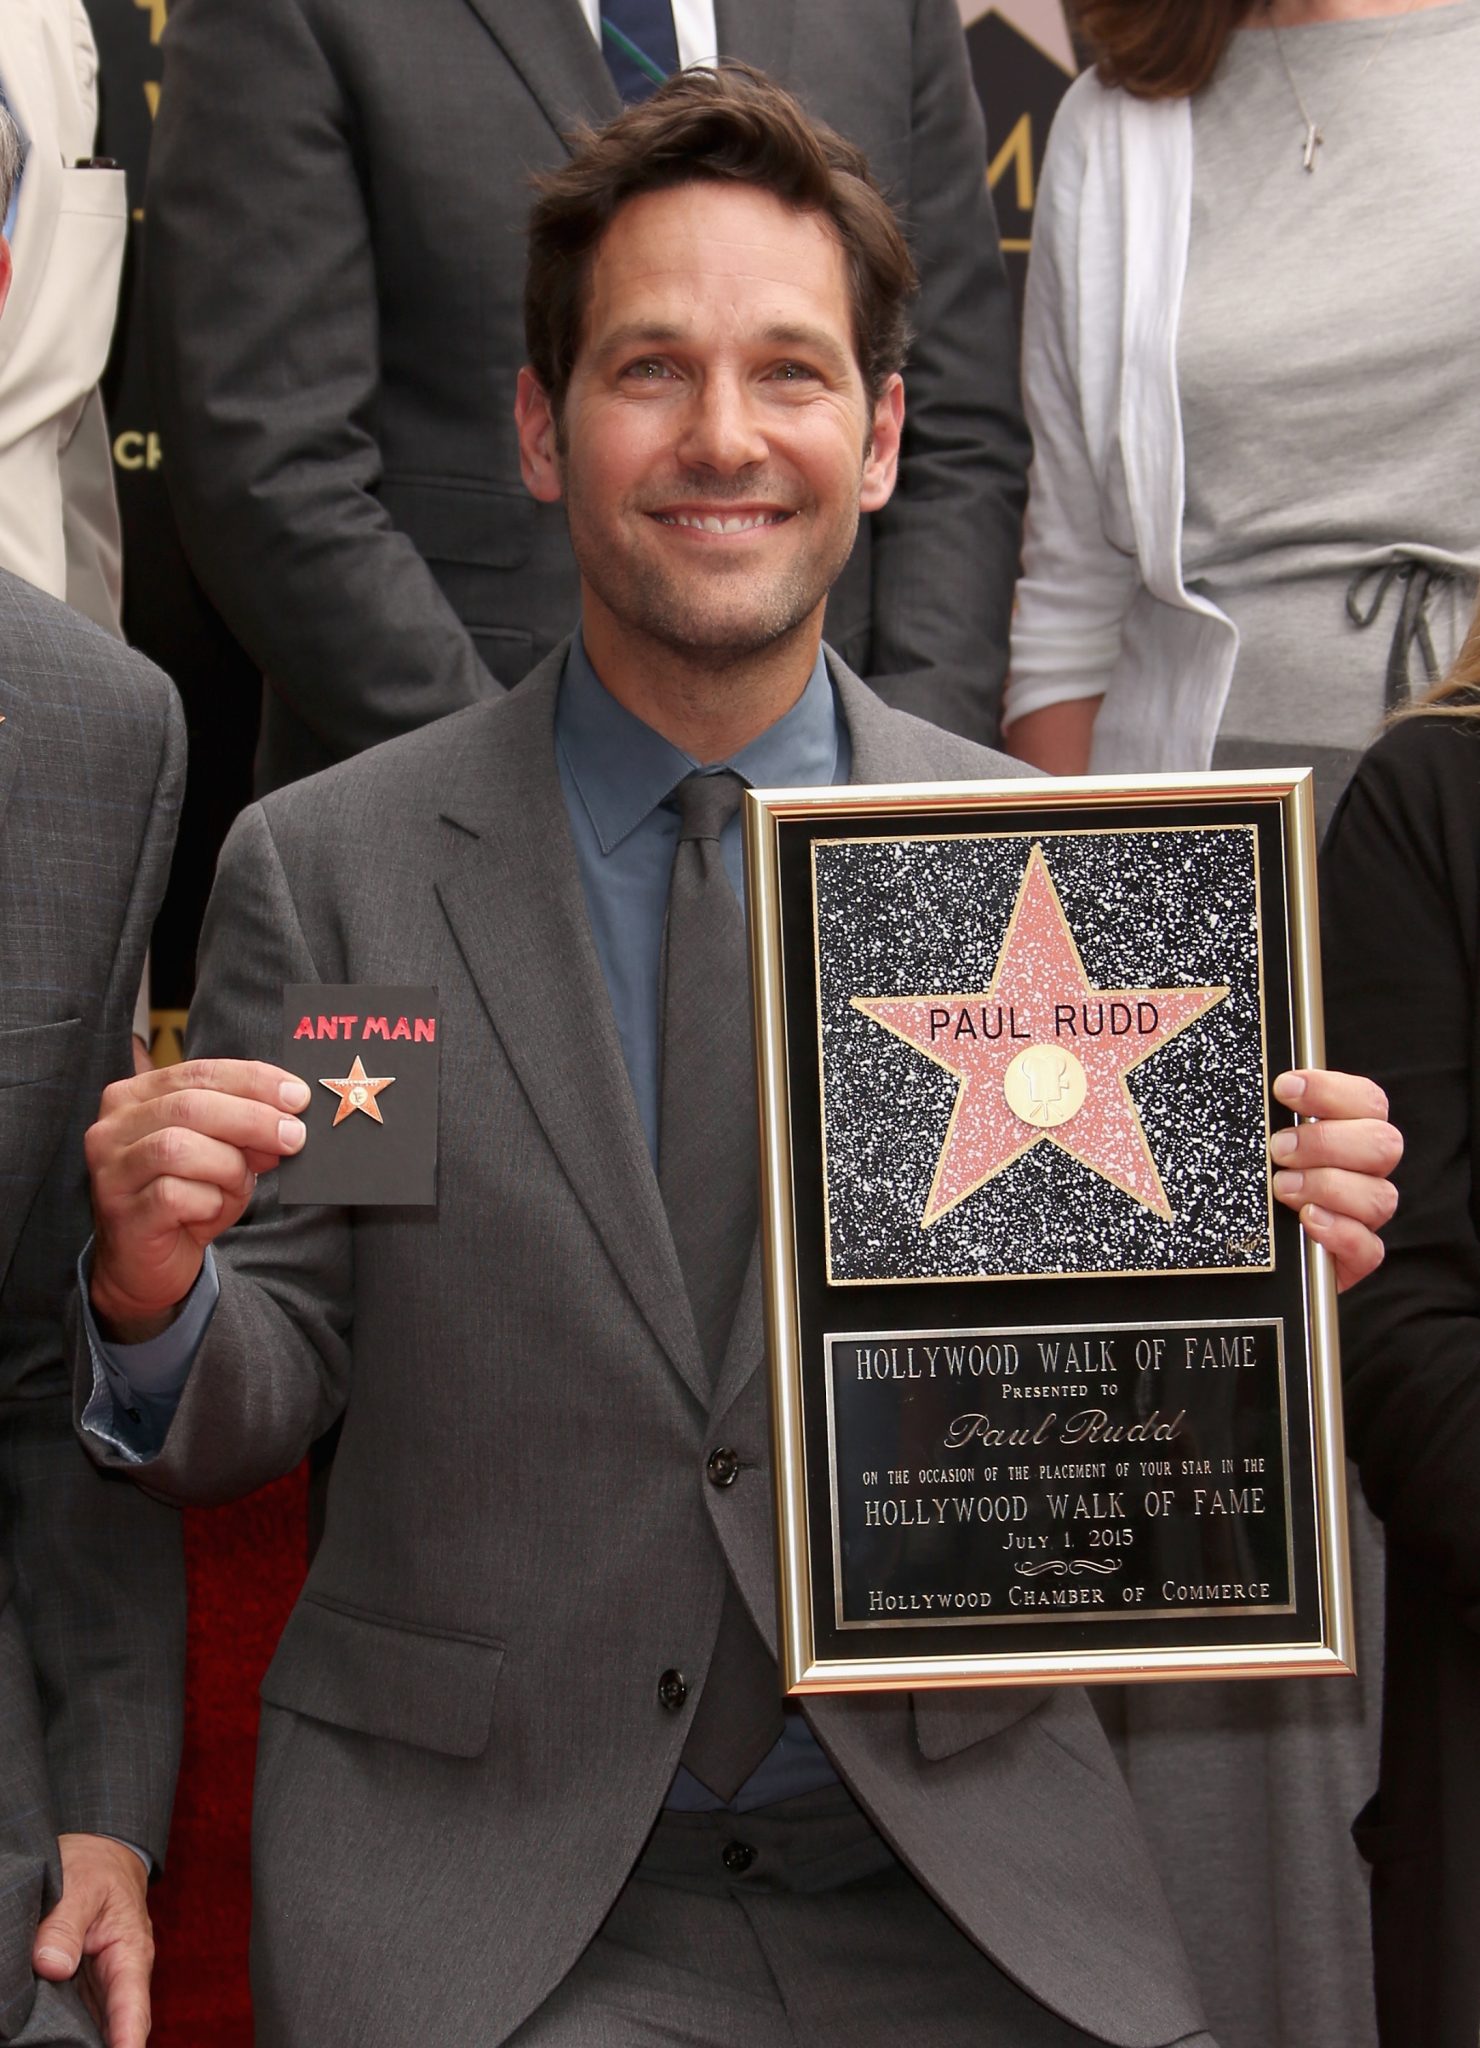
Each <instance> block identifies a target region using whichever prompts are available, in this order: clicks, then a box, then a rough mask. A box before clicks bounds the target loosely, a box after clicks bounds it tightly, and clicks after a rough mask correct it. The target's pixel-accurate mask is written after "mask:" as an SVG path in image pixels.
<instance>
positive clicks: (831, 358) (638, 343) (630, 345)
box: [595, 320, 853, 375]
mask: <svg viewBox="0 0 1480 2048" xmlns="http://www.w3.org/2000/svg"><path fill="white" fill-rule="evenodd" d="M686 338H687V331H686V330H685V329H684V328H683V327H680V326H678V325H676V324H674V323H673V322H660V321H648V320H630V321H627V322H625V323H624V324H623V325H622V326H621V327H614V328H613V329H612V330H611V332H610V333H609V334H604V335H603V336H602V337H601V340H600V342H599V343H598V344H597V347H596V350H595V354H596V356H597V358H598V359H599V360H600V361H602V362H610V361H611V360H612V358H613V357H615V356H621V355H625V354H627V353H629V352H631V353H633V354H637V355H641V354H642V353H644V352H645V351H647V350H649V349H661V348H672V347H682V345H683V343H684V341H685V340H686ZM758 339H759V340H760V341H761V342H762V343H763V344H764V345H765V346H766V347H767V348H779V349H794V350H796V351H797V352H798V353H799V354H801V355H808V356H814V357H816V358H817V360H818V361H819V362H822V363H825V364H826V365H827V367H828V368H829V369H831V370H833V371H835V372H836V373H838V374H840V375H846V373H847V372H848V370H849V369H850V368H851V367H852V363H853V356H852V353H851V351H850V350H849V349H848V348H846V347H845V346H844V345H843V344H842V343H841V342H839V341H838V339H837V338H836V336H835V335H832V334H829V333H828V331H827V330H826V328H823V327H809V326H806V325H804V324H803V325H798V324H796V323H794V322H791V321H780V322H778V323H777V324H776V325H774V326H771V327H766V328H763V329H762V330H761V332H760V334H759V336H758Z"/></svg>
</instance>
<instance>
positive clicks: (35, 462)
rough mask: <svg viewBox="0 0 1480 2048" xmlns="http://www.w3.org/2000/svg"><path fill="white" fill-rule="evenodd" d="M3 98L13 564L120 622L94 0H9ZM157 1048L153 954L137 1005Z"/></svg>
mask: <svg viewBox="0 0 1480 2048" xmlns="http://www.w3.org/2000/svg"><path fill="white" fill-rule="evenodd" d="M0 105H5V106H8V107H9V109H10V111H11V114H12V116H13V117H14V120H15V122H16V125H17V128H18V130H19V134H20V140H21V166H20V173H19V175H18V176H17V178H16V179H15V182H14V184H13V186H12V188H11V194H10V201H9V204H8V206H7V207H6V211H5V218H4V221H3V223H0V232H3V233H4V236H5V239H6V241H7V242H8V243H9V244H10V247H11V249H12V251H13V255H14V266H15V272H16V284H15V287H14V290H13V292H12V295H11V309H10V318H9V319H8V320H7V321H6V322H5V325H4V327H3V328H0V568H3V569H9V570H10V571H11V572H12V574H13V575H16V576H20V577H23V578H24V579H25V581H26V582H27V583H33V584H35V586H36V587H37V589H38V590H45V591H49V592H50V593H51V595H52V596H53V597H57V598H61V599H62V600H63V602H64V603H66V604H69V605H71V606H72V608H73V609H74V611H80V612H82V613H84V614H85V615H86V616H87V617H88V618H90V619H92V620H93V621H94V622H95V623H96V624H97V625H99V626H102V627H104V628H105V629H106V630H107V631H108V632H110V633H112V634H114V635H115V637H117V638H119V639H121V638H122V637H123V540H122V534H121V531H120V527H119V521H118V497H117V493H116V492H115V490H114V487H113V453H112V449H111V447H110V445H109V440H108V422H107V419H106V417H105V415H104V412H103V395H102V392H101V391H100V390H99V389H98V379H99V378H100V377H101V376H102V374H103V365H104V364H105V363H106V361H107V359H108V350H109V347H110V346H111V344H112V340H113V326H114V321H115V319H116V317H117V312H118V285H119V278H120V276H121V274H122V270H123V252H124V243H125V240H126V237H127V234H128V200H127V195H126V192H125V189H124V174H123V172H122V171H121V170H120V169H119V168H118V167H117V166H116V165H114V164H111V163H106V162H103V161H101V160H96V159H94V157H93V154H92V151H93V145H94V142H95V140H96V137H97V128H98V52H97V46H96V44H95V43H94V41H93V32H92V27H91V24H90V23H89V21H88V18H87V13H86V11H85V9H84V8H83V5H82V0H9V4H7V5H6V6H5V7H4V8H3V9H0ZM133 1035H134V1064H135V1066H136V1067H138V1068H140V1069H142V1068H143V1067H145V1066H146V1065H147V1064H148V1061H149V1038H150V1030H149V963H148V958H147V956H146V958H145V962H144V971H143V976H142V979H141V981H140V986H139V994H138V998H137V1000H136V1002H135V1005H134V1026H133Z"/></svg>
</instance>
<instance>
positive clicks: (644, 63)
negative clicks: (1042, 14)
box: [145, 0, 1027, 789]
mask: <svg viewBox="0 0 1480 2048" xmlns="http://www.w3.org/2000/svg"><path fill="white" fill-rule="evenodd" d="M717 51H718V52H719V53H720V54H722V55H724V56H726V57H735V58H740V59H744V60H745V61H747V62H749V63H751V64H753V65H755V66H756V67H757V68H759V69H760V70H762V71H765V72H768V73H771V74H772V75H774V76H775V77H776V78H777V79H778V80H780V81H781V82H782V83H783V84H784V85H787V86H790V87H791V88H792V89H793V90H794V91H795V92H797V93H798V95H799V96H800V97H801V98H802V100H803V101H804V102H805V103H806V105H807V106H808V108H809V109H810V110H811V111H812V112H813V113H814V114H816V115H817V116H818V117H819V118H820V119H822V120H825V121H827V122H829V123H830V124H831V125H832V126H833V127H835V128H837V129H839V130H840V131H841V132H842V133H843V134H845V135H847V136H849V137H850V138H851V139H852V140H854V141H856V142H857V143H858V144H859V146H860V147H861V148H862V149H863V150H864V152H865V154H866V155H867V156H868V157H869V159H870V161H871V162H872V163H873V165H874V167H875V169H876V171H877V173H878V175H879V177H880V179H881V181H882V182H883V184H884V185H885V187H886V189H888V190H889V192H890V193H891V196H892V197H893V198H894V200H895V201H896V202H897V203H898V204H899V205H900V207H901V208H902V210H903V212H904V214H905V215H906V218H907V220H908V223H909V232H910V237H911V245H912V248H913V252H914V256H915V261H916V264H917V266H918V269H919V272H920V277H921V291H920V297H919V300H918V302H917V305H916V309H915V326H916V330H917V338H916V341H915V344H914V347H913V349H912V352H911V357H910V364H909V369H908V372H907V379H908V385H909V399H910V404H909V416H908V422H907V425H906V429H905V445H904V448H903V450H902V454H901V461H900V482H899V489H898V491H897V492H896V493H895V495H894V498H893V500H892V502H891V503H890V504H889V505H887V506H886V507H884V508H883V509H882V510H881V511H879V512H878V513H875V514H872V515H871V516H870V517H869V518H867V519H865V520H864V522H863V525H862V528H861V530H860V537H859V543H858V546H857V548H856V550H855V552H854V556H853V559H852V561H851V562H850V563H849V564H848V566H847V568H846V569H845V570H844V572H843V575H842V576H841V578H840V579H839V582H838V585H837V588H836V590H835V591H834V592H833V595H832V598H831V601H830V603H829V608H828V631H829V637H830V639H831V640H832V642H833V644H834V645H835V646H836V647H837V648H838V649H839V651H840V653H841V654H842V655H843V656H844V658H845V659H846V660H848V661H849V662H851V663H852V664H853V666H854V667H855V668H857V669H858V670H859V672H860V673H861V674H863V675H864V676H866V677H868V678H870V679H871V680H872V681H873V683H874V686H875V688H876V689H877V690H878V691H879V693H880V695H881V696H883V697H884V698H886V699H887V700H888V701H889V702H891V703H895V704H898V705H901V706H903V707H904V708H905V709H908V710H911V711H915V712H917V713H919V714H920V715H921V716H922V717H925V718H930V719H933V720H935V721H937V722H938V723H940V724H942V725H945V726H947V727H949V728H951V729H952V730H954V731H958V732H961V733H964V734H967V735H969V736H971V737H973V738H977V739H984V740H986V739H991V738H992V737H993V736H994V735H995V733H996V730H997V709H998V699H999V696H1000V688H1001V678H1002V672H1003V669H1004V667H1005V664H1006V655H1007V629H1008V613H1009V609H1010V606H1011V601H1012V585H1013V580H1014V577H1015V575H1016V573H1017V563H1018V551H1019V544H1020V526H1021V514H1022V501H1023V494H1024V481H1023V472H1024V469H1025V466H1026V462H1027V442H1026V437H1025V435H1024V432H1023V427H1022V420H1021V414H1020V408H1019V401H1018V392H1017V367H1016V365H1017V337H1016V332H1015V327H1016V322H1015V318H1014V314H1013V309H1012V304H1011V299H1010V295H1009V292H1008V287H1007V283H1006V278H1005V273H1004V270H1003V266H1002V261H1001V257H1000V254H999V251H998V244H997V230H996V224H995V220H994V217H993V213H992V204H991V199H990V196H989V194H988V192H987V188H986V183H985V175H984V173H985V138H984V135H983V130H982V121H981V114H980V110H979V108H978V105H977V101H976V96H975V93H974V90H973V88H972V82H971V77H970V74H969V71H968V68H967V62H966V50H965V43H964V40H963V36H962V30H961V22H960V17H959V14H958V11H957V7H956V0H762V4H756V0H676V4H674V5H673V6H671V7H670V5H669V0H602V4H601V5H600V6H599V7H598V4H597V0H540V4H539V5H538V6H531V5H530V4H529V0H475V4H473V5H469V4H468V0H419V4H418V5H417V7H416V9H415V10H414V13H408V12H407V10H406V8H405V7H404V5H402V4H401V0H176V4H175V5H174V6H173V7H172V8H171V10H170V18H169V26H168V29H167V30H166V33H165V39H164V86H163V93H162V96H161V99H160V106H159V118H158V122H157V125H156V128H155V133H154V139H153V143H152V146H151V154H150V167H149V190H148V208H147V223H146V235H147V252H148V253H147V263H146V266H145V268H146V276H147V283H148V287H149V304H150V327H151V360H152V364H153V368H154V371H155V378H156V397H157V403H158V408H159V416H160V424H161V428H162V431H163V435H164V445H165V450H166V462H165V474H166V476H167V478H168V481H169V486H170V492H171V496H172V499H173V502H174V505H175V509H176V512H177V514H178V517H179V522H180V529H181V534H182V537H183V539H184V543H185V548H186V552H187V553H188V554H189V556H190V558H191V561H192V564H193V566H194V568H195V570H196V572H197V574H198V575H199V577H200V579H201V582H202V583H203V584H204V585H205V587H206V590H207V591H208V592H209V594H210V596H211V598H212V600H213V601H214V603H215V604H216V606H217V607H218V609H219V610H220V612H221V614H222V616H223V617H224V619H225V620H226V622H227V624H228V625H229V626H230V628H231V630H232V631H233V633H235V635H236V637H237V638H238V640H239V641H240V642H241V644H242V646H243V647H244V648H246V650H247V652H248V653H249V654H250V655H251V656H252V658H253V659H254V660H255V661H256V662H257V663H258V664H259V665H260V667H261V668H262V670H263V672H264V676H265V689H264V696H263V718H262V735H261V742H260V746H259V751H258V763H257V767H258V786H259V788H263V789H268V788H274V787H277V786H278V785H279V784H281V783H284V782H287V781H290V780H291V779H292V778H294V777H295V776H299V775H304V774H307V773H309V772H310V771H311V770H313V769H316V768H322V767H325V766H327V765H328V764H329V763H330V762H332V761H338V760H342V759H344V758H345V757H346V756H348V755H350V754H354V753H357V752H358V751H359V750H360V749H361V748H362V747H367V746H370V745H371V744H372V743H374V742H375V741H377V740H382V739H386V738H389V737H390V736H391V735H392V734H393V733H399V732H408V731H410V730H412V729H413V728H414V727H417V726H421V725H425V724H426V723H428V722H429V721H430V720H431V719H434V718H438V717H441V716H442V715H443V714H444V713H445V712H448V711H456V710H458V709H460V708H461V707H463V706H465V705H468V704H471V703H475V702H477V701H478V700H479V699H480V698H485V697H489V696H496V695H497V694H498V693H499V691H500V690H501V689H502V688H503V687H505V686H507V685H513V684H515V683H517V682H518V681H519V679H520V677H521V676H523V675H524V674H526V673H527V671H528V670H529V669H530V668H531V667H532V666H533V664H534V663H535V662H536V661H538V660H540V659H541V658H542V657H543V656H544V655H546V654H548V653H549V651H550V649H551V648H552V647H554V646H555V645H556V644H557V643H558V642H559V641H561V640H562V639H563V638H564V637H565V635H566V634H567V633H569V632H570V630H571V628H572V626H573V625H574V623H575V619H576V614H577V610H578V608H579V595H578V589H577V580H576V569H575V563H574V561H573V559H572V556H571V553H570V548H569V544H568V542H567V539H566V534H565V528H564V524H563V522H562V520H561V519H560V517H559V515H558V512H557V511H556V510H555V509H554V508H552V507H549V506H544V505H536V504H533V503H531V501H530V500H529V498H528V497H527V496H526V494H525V492H524V490H523V487H522V485H521V483H520V480H519V453H518V444H517V438H516V435H515V429H514V417H513V403H514V380H515V377H516V375H517V372H518V369H519V365H520V363H521V362H522V360H523V347H524V343H523V333H522V325H521V310H520V281H521V279H522V277H523V274H524V251H523V243H522V237H523V231H524V218H525V213H526V210H527V206H528V198H529V179H530V175H531V173H532V172H535V171H541V170H547V169H550V168H551V167H553V166H554V165H557V164H559V163H561V162H562V161H564V159H565V157H566V154H567V150H568V146H569V145H568V141H567V140H565V139H563V138H567V137H568V136H569V134H570V132H571V131H572V130H574V129H575V128H576V127H577V126H579V125H580V124H581V123H583V122H586V123H596V124H598V125H599V124H600V123H602V122H604V121H606V120H608V119H610V118H611V116H612V115H614V114H615V113H617V112H618V110H619V109H620V107H621V106H622V104H623V101H624V100H628V101H630V100H634V99H637V98H640V97H641V96H643V95H644V94H646V93H648V92H651V91H652V89H653V85H654V82H655V80H657V79H658V78H661V77H663V76H664V75H665V74H667V73H669V72H672V71H675V70H677V69H678V68H679V67H680V65H685V64H693V63H704V62H709V61H712V60H713V58H714V56H715V53H716V52H717Z"/></svg>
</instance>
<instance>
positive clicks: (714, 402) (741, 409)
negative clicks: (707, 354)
mask: <svg viewBox="0 0 1480 2048" xmlns="http://www.w3.org/2000/svg"><path fill="white" fill-rule="evenodd" d="M767 452H768V450H767V443H766V437H765V433H764V431H763V428H762V422H761V416H760V411H759V408H758V407H757V405H756V402H755V400H754V398H753V397H752V396H751V395H750V393H749V392H748V391H747V390H746V388H745V385H744V383H743V382H742V381H741V380H740V379H739V378H735V377H727V376H721V377H706V378H705V380H704V383H703V385H702V386H701V387H700V389H699V390H698V391H697V392H696V393H695V395H694V399H693V403H692V404H691V406H690V407H689V411H688V416H687V418H686V420H685V422H684V432H683V438H682V442H681V444H680V447H679V450H678V453H679V456H680V458H681V460H682V461H684V462H685V463H687V464H689V465H690V466H691V467H693V468H703V469H713V470H717V471H719V472H720V473H721V474H722V475H733V474H734V473H735V472H736V471H737V470H742V469H747V468H749V467H750V466H751V465H752V464H754V463H759V462H764V461H765V459H766V455H767Z"/></svg>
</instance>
